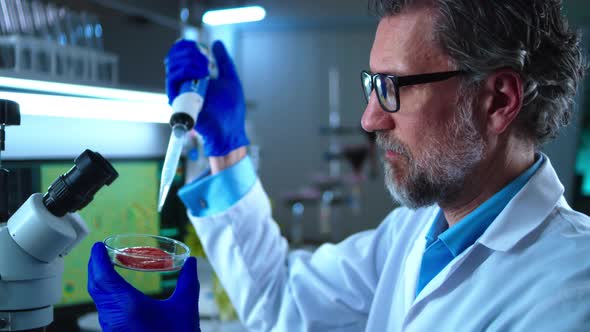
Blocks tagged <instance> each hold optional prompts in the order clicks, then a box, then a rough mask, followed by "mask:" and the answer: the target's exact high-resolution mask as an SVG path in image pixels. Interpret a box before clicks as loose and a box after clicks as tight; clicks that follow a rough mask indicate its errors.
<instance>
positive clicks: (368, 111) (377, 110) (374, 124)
mask: <svg viewBox="0 0 590 332" xmlns="http://www.w3.org/2000/svg"><path fill="white" fill-rule="evenodd" d="M392 114H393V113H388V112H385V111H384V110H383V108H381V104H379V101H378V100H377V96H376V95H375V91H373V92H372V93H371V96H370V98H369V102H368V103H367V107H366V108H365V112H364V113H363V116H362V118H361V126H362V127H363V129H364V130H365V131H368V132H374V131H379V130H392V129H393V128H395V122H394V121H393V116H392Z"/></svg>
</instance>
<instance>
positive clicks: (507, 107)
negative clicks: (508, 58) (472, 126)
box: [479, 69, 523, 135]
mask: <svg viewBox="0 0 590 332" xmlns="http://www.w3.org/2000/svg"><path fill="white" fill-rule="evenodd" d="M480 93H481V94H480V98H479V100H480V102H481V105H480V106H482V107H483V109H484V110H485V116H486V127H487V131H488V133H490V134H495V135H500V134H502V133H503V132H504V131H505V130H506V128H508V126H509V125H510V124H511V123H512V122H513V121H514V119H516V117H517V116H518V114H519V113H520V110H521V109H522V94H523V92H522V78H521V77H520V74H518V73H517V72H516V71H514V70H512V69H501V70H498V71H496V72H494V73H493V74H491V75H490V76H489V77H488V78H487V79H486V80H485V81H484V83H483V85H482V89H481V90H480Z"/></svg>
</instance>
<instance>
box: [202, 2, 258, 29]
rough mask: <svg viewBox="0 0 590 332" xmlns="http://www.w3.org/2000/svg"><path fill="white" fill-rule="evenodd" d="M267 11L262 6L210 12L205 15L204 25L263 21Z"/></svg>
mask: <svg viewBox="0 0 590 332" xmlns="http://www.w3.org/2000/svg"><path fill="white" fill-rule="evenodd" d="M265 16H266V11H265V10H264V8H262V7H260V6H250V7H238V8H230V9H220V10H210V11H208V12H206V13H205V14H203V23H205V24H208V25H222V24H235V23H244V22H255V21H260V20H263V19H264V17H265Z"/></svg>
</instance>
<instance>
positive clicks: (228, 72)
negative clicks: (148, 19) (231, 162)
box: [165, 40, 250, 156]
mask: <svg viewBox="0 0 590 332" xmlns="http://www.w3.org/2000/svg"><path fill="white" fill-rule="evenodd" d="M211 51H212V53H213V57H214V58H215V61H216V62H217V69H218V73H219V75H218V78H217V79H211V80H210V81H209V86H208V88H207V95H206V96H205V102H204V105H203V109H202V110H201V112H200V113H199V115H198V118H197V122H196V125H195V129H196V130H197V132H198V133H199V134H201V136H202V137H203V142H204V147H203V148H204V151H205V155H207V156H225V155H227V154H228V153H229V152H231V151H232V150H235V149H237V148H239V147H242V146H246V145H248V144H250V142H249V141H248V138H247V137H246V129H245V113H246V104H245V101H244V92H243V91H242V84H241V83H240V79H239V77H238V74H237V73H236V70H235V68H234V64H233V62H232V60H231V58H230V57H229V55H228V54H227V51H226V50H225V47H224V46H223V44H222V43H221V42H220V41H215V42H214V43H213V46H212V49H211ZM208 63H209V61H208V59H207V57H205V56H204V55H203V54H202V53H201V52H200V51H199V49H198V47H197V45H196V44H195V43H194V42H192V41H188V40H180V41H178V42H177V43H176V44H174V45H173V46H172V48H171V49H170V51H169V52H168V55H167V56H166V61H165V64H166V92H167V94H168V102H169V103H170V104H172V101H173V100H174V98H176V97H177V96H178V93H179V90H180V86H181V85H182V83H184V82H186V81H191V80H198V79H200V78H203V77H206V76H207V75H208V73H209V70H208Z"/></svg>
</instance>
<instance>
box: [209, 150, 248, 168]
mask: <svg viewBox="0 0 590 332" xmlns="http://www.w3.org/2000/svg"><path fill="white" fill-rule="evenodd" d="M244 157H246V147H245V146H242V147H239V148H237V149H235V150H232V151H230V153H228V154H227V155H225V156H221V157H209V166H210V167H211V175H213V174H217V173H219V172H221V171H223V170H224V169H226V168H228V167H231V166H233V165H235V164H237V163H238V162H239V161H240V160H242V159H244Z"/></svg>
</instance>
